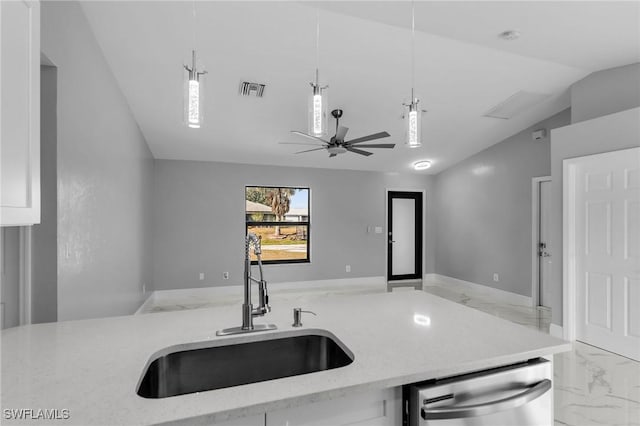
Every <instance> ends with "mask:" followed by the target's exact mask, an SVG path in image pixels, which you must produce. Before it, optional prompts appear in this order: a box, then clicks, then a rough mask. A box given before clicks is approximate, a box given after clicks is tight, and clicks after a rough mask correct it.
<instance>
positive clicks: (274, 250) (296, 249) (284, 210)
mask: <svg viewBox="0 0 640 426" xmlns="http://www.w3.org/2000/svg"><path fill="white" fill-rule="evenodd" d="M309 214H310V209H309V188H296V187H279V188H276V187H269V186H247V187H245V223H246V232H247V233H249V232H253V233H254V234H256V235H258V236H259V237H260V238H261V240H262V262H263V263H265V264H270V263H271V264H273V263H308V262H309V261H310V257H309V223H310V217H309ZM251 260H252V261H253V262H255V261H256V260H257V259H256V256H255V254H253V252H252V253H251Z"/></svg>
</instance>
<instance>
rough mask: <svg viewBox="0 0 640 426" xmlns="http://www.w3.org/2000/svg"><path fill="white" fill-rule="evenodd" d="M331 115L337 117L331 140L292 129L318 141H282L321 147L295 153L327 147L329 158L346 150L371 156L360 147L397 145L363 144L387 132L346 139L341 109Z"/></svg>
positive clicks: (346, 130) (387, 135) (288, 143)
mask: <svg viewBox="0 0 640 426" xmlns="http://www.w3.org/2000/svg"><path fill="white" fill-rule="evenodd" d="M331 115H332V116H333V117H334V118H335V119H336V134H335V135H334V136H333V137H332V138H331V139H330V140H328V141H327V140H324V139H322V138H319V137H316V136H312V135H309V134H307V133H303V132H298V131H296V130H292V131H291V133H295V134H296V135H300V136H304V137H305V138H309V139H313V140H314V141H316V143H296V142H280V143H281V144H285V145H311V146H319V148H312V149H307V150H304V151H298V152H296V153H295V154H302V153H304V152H311V151H319V150H321V149H326V150H327V151H328V152H329V158H331V157H335V156H337V155H338V154H343V153H345V152H347V151H348V152H353V153H355V154H360V155H364V156H367V157H368V156H370V155H372V154H373V152H369V151H364V150H362V149H360V148H393V147H394V146H396V145H395V144H393V143H381V144H373V145H372V144H364V145H363V144H362V143H363V142H368V141H372V140H374V139H381V138H386V137H389V136H391V135H390V134H389V133H387V132H380V133H374V134H371V135H369V136H363V137H361V138H356V139H352V140H350V141H345V140H344V138H345V137H346V136H347V132H348V131H349V129H348V128H347V127H344V126H340V117H342V110H341V109H334V110H333V111H331Z"/></svg>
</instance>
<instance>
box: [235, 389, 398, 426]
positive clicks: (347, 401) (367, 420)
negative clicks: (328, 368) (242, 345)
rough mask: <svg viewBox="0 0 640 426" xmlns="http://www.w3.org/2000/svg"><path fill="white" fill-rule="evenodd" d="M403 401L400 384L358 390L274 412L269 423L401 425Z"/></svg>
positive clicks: (272, 425)
mask: <svg viewBox="0 0 640 426" xmlns="http://www.w3.org/2000/svg"><path fill="white" fill-rule="evenodd" d="M401 400H402V388H399V387H397V388H390V389H383V390H375V391H369V392H364V393H358V394H355V395H350V396H345V397H342V398H338V399H332V400H328V401H318V402H313V403H310V404H305V405H301V406H298V407H294V408H286V409H282V410H277V411H270V412H268V413H267V415H266V422H265V426H327V425H333V426H347V425H349V426H365V425H366V426H397V425H399V424H401V423H402V412H401V411H400V407H401V406H402V404H401ZM225 426H226V425H225Z"/></svg>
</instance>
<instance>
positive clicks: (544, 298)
mask: <svg viewBox="0 0 640 426" xmlns="http://www.w3.org/2000/svg"><path fill="white" fill-rule="evenodd" d="M550 203H551V181H550V180H546V181H542V182H540V225H539V228H538V229H539V237H538V259H539V260H538V268H539V269H538V286H539V287H538V288H539V290H538V291H539V293H538V294H539V299H538V300H539V301H538V304H539V305H540V306H546V307H550V306H551V293H550V288H549V286H550V276H551V262H552V258H551V252H550V251H549V247H548V243H549V220H550V217H549V215H550V210H551V209H550V207H551V204H550Z"/></svg>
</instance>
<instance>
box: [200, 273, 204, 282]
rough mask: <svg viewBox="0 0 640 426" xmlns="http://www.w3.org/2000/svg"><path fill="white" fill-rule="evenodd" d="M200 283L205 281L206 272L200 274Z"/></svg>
mask: <svg viewBox="0 0 640 426" xmlns="http://www.w3.org/2000/svg"><path fill="white" fill-rule="evenodd" d="M200 281H204V272H200Z"/></svg>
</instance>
